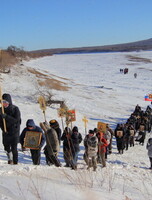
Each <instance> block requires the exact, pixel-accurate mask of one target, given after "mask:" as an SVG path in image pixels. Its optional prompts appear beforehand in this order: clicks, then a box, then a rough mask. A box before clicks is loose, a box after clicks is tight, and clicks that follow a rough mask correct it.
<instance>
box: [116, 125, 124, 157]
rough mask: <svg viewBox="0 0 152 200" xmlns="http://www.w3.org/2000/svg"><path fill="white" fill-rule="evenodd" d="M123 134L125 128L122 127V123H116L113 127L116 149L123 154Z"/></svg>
mask: <svg viewBox="0 0 152 200" xmlns="http://www.w3.org/2000/svg"><path fill="white" fill-rule="evenodd" d="M124 135H125V130H124V128H123V125H122V124H117V127H116V129H115V137H116V143H117V149H118V152H119V154H123V150H124Z"/></svg>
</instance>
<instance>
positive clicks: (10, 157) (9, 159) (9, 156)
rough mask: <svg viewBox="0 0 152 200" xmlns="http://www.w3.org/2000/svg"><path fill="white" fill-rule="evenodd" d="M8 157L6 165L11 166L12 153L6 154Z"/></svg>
mask: <svg viewBox="0 0 152 200" xmlns="http://www.w3.org/2000/svg"><path fill="white" fill-rule="evenodd" d="M6 154H7V157H8V164H13V154H12V152H10V153H6Z"/></svg>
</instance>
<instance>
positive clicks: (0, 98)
mask: <svg viewBox="0 0 152 200" xmlns="http://www.w3.org/2000/svg"><path fill="white" fill-rule="evenodd" d="M0 103H1V108H2V114H4V106H3V99H2V88H1V87H0ZM3 126H4V132H5V133H7V129H6V120H5V119H4V118H3Z"/></svg>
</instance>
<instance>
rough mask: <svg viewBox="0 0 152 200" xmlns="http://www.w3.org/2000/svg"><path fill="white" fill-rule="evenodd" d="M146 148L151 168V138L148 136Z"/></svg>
mask: <svg viewBox="0 0 152 200" xmlns="http://www.w3.org/2000/svg"><path fill="white" fill-rule="evenodd" d="M146 148H147V150H148V156H149V160H150V169H152V138H149V140H148V143H147V146H146Z"/></svg>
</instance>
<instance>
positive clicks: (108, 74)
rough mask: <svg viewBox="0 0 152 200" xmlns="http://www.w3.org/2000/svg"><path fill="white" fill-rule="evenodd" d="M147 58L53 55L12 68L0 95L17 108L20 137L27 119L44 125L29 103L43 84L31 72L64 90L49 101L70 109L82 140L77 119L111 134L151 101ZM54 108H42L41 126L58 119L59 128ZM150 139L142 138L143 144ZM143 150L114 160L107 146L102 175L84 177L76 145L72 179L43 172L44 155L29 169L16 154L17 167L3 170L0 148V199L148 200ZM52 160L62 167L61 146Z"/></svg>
mask: <svg viewBox="0 0 152 200" xmlns="http://www.w3.org/2000/svg"><path fill="white" fill-rule="evenodd" d="M151 58H152V51H145V52H129V53H98V54H67V55H53V56H49V57H43V58H40V59H33V60H30V61H28V62H23V65H17V66H15V67H13V68H12V69H11V73H10V74H1V76H0V78H1V85H2V88H3V92H4V93H10V94H11V96H12V99H13V103H14V104H15V105H17V106H18V107H19V108H20V111H21V115H22V124H21V130H22V129H23V128H24V127H25V123H26V121H27V119H29V118H33V119H34V121H35V122H36V124H37V125H38V124H39V122H42V121H44V116H43V113H42V111H41V109H40V107H39V104H38V103H37V101H36V96H35V94H36V93H37V92H38V90H39V86H38V81H40V79H42V77H41V78H40V77H38V76H36V75H35V74H34V73H30V71H31V69H35V70H37V71H39V72H41V73H42V74H43V75H45V76H47V77H48V78H49V77H50V79H51V78H55V79H56V80H58V81H62V82H63V85H65V86H68V87H69V90H68V91H60V90H55V89H52V90H50V92H52V93H53V94H54V98H55V99H58V100H64V101H65V102H66V104H67V106H68V107H69V109H75V110H76V121H75V122H73V126H74V125H76V126H78V127H79V131H80V132H81V133H82V135H83V138H84V136H85V128H84V123H83V121H82V119H83V117H84V116H86V117H87V118H88V120H89V121H88V124H87V130H89V129H93V128H95V127H96V126H97V122H98V121H102V122H106V123H109V125H110V127H111V128H112V129H115V126H116V124H117V123H125V122H126V120H127V119H128V118H129V116H130V114H131V113H132V112H133V110H134V108H135V106H136V105H137V104H139V105H140V106H141V107H142V109H143V110H145V109H146V107H147V105H148V104H149V102H146V101H144V96H145V94H148V93H152V78H151V77H152V59H151ZM120 68H128V69H129V73H128V74H122V73H120ZM134 73H137V78H134ZM56 107H57V106H52V107H48V108H47V110H46V118H47V120H48V121H49V120H50V119H57V120H58V121H59V123H60V126H61V128H62V123H61V119H60V118H59V117H58V114H57V109H56ZM150 136H151V134H150V133H148V134H147V136H146V141H147V139H148V138H149V137H150ZM0 140H1V135H0ZM1 141H2V140H1ZM145 146H146V143H145V145H144V146H140V145H137V144H136V145H135V147H130V148H129V149H128V151H126V152H125V153H124V154H123V155H119V154H117V149H116V144H115V138H114V139H113V153H112V154H111V155H109V156H108V159H107V167H106V168H103V169H102V168H101V165H100V164H98V168H97V172H92V171H90V172H89V171H87V170H86V165H85V163H84V161H83V157H82V156H83V151H84V147H83V142H82V143H81V151H80V153H79V160H78V170H77V171H73V170H71V169H69V168H65V167H61V168H56V167H55V166H46V164H45V157H44V154H43V151H42V158H41V165H40V166H34V165H32V162H31V158H30V153H29V152H26V153H25V154H24V153H23V152H21V151H19V164H18V165H17V166H16V165H8V164H7V158H6V154H5V152H4V150H3V145H2V142H1V143H0V199H5V200H6V199H8V200H11V199H14V200H16V199H20V200H21V199H23V200H32V199H33V200H37V199H41V200H50V199H51V200H61V199H62V200H73V199H76V200H85V199H87V200H89V199H93V200H129V199H131V200H151V199H152V190H151V187H152V181H151V178H152V171H150V170H149V169H148V168H149V159H148V156H147V150H146V147H145ZM18 147H19V148H20V145H19V146H18ZM59 159H60V161H61V162H62V166H64V159H63V152H62V144H61V150H60V154H59Z"/></svg>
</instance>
